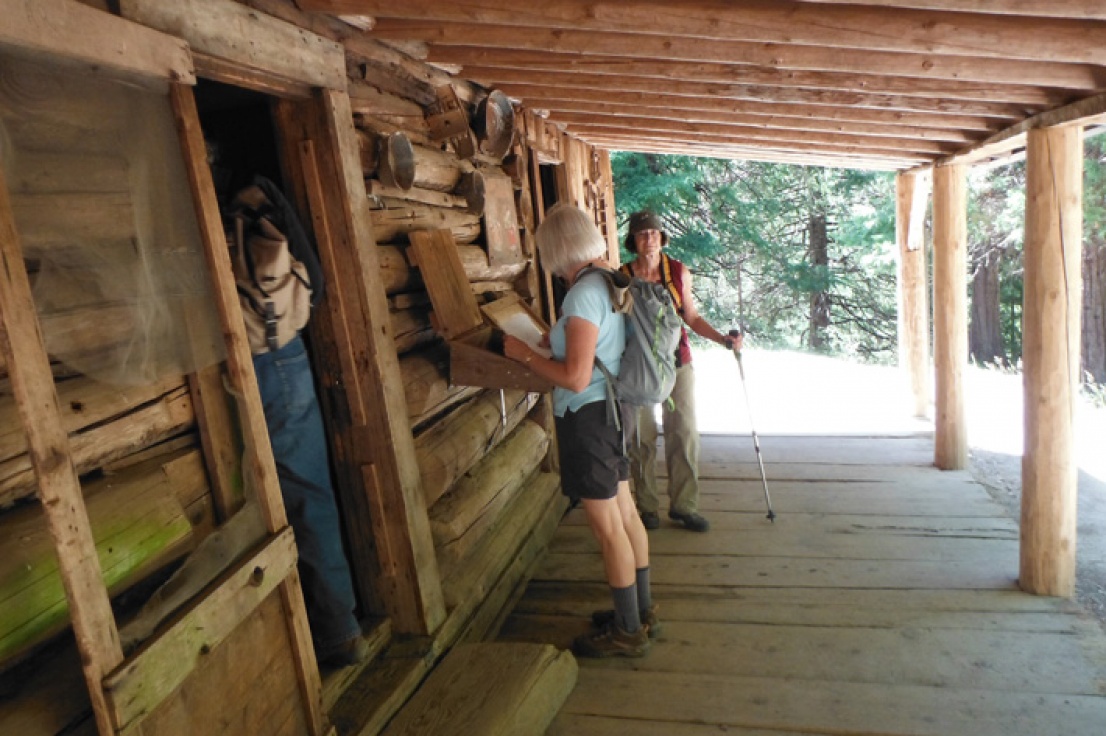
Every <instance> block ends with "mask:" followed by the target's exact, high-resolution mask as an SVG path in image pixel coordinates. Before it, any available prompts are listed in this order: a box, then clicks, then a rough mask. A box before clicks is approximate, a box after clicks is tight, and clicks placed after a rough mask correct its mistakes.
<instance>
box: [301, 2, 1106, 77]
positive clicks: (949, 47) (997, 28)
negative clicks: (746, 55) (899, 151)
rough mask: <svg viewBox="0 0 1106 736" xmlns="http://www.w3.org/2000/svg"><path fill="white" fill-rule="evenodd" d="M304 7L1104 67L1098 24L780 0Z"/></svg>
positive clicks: (1103, 36) (1105, 43) (307, 5)
mask: <svg viewBox="0 0 1106 736" xmlns="http://www.w3.org/2000/svg"><path fill="white" fill-rule="evenodd" d="M296 2H297V4H298V5H299V7H301V8H303V9H304V10H309V11H315V12H323V13H330V14H334V15H344V14H355V15H371V16H374V17H375V18H422V19H425V20H435V21H455V22H476V23H492V24H501V25H511V26H531V27H534V26H536V27H539V28H567V29H572V30H593V31H625V32H631V33H655V34H657V35H663V36H692V37H697V38H714V39H722V40H743V41H757V42H767V43H791V44H802V45H812V46H827V45H828V46H834V47H837V48H861V49H869V50H873V51H897V52H913V53H938V54H957V55H967V56H982V57H990V58H999V59H1009V58H1014V59H1032V60H1039V61H1059V62H1074V63H1087V64H1099V65H1106V22H1103V21H1097V20H1091V21H1087V20H1071V19H1063V18H1061V19H1054V18H1041V17H1037V18H1026V17H1019V16H1012V15H992V14H982V13H952V12H944V11H935V10H910V9H902V8H894V7H874V6H867V7H858V6H856V5H837V4H812V3H803V2H793V1H791V2H789V1H787V0H744V1H743V2H742V3H741V4H740V5H738V4H735V3H728V2H723V1H722V0H683V2H680V3H678V4H677V3H658V2H651V1H650V0H623V2H619V3H595V2H592V1H591V0H543V2H541V3H535V4H533V5H523V4H520V3H518V2H517V0H404V2H402V3H397V2H394V0H296Z"/></svg>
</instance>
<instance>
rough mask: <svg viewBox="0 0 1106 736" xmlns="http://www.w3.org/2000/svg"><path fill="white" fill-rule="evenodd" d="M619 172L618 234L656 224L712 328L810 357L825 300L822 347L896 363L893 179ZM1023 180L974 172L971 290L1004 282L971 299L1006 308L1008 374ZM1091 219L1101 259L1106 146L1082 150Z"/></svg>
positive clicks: (644, 164)
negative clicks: (683, 266) (983, 274)
mask: <svg viewBox="0 0 1106 736" xmlns="http://www.w3.org/2000/svg"><path fill="white" fill-rule="evenodd" d="M612 165H613V169H614V178H615V194H616V196H615V200H616V202H617V206H618V214H619V218H620V220H619V222H620V225H621V226H622V227H623V233H624V232H625V230H624V228H625V222H626V219H627V218H628V217H629V214H630V213H631V212H633V211H636V210H639V209H651V210H653V211H655V212H657V213H658V214H660V215H661V217H662V218H663V219H664V222H665V224H666V229H667V231H668V233H669V236H670V238H671V244H670V246H669V253H670V254H671V255H672V256H674V257H676V258H679V259H680V260H682V261H684V262H685V263H687V264H688V266H690V267H691V269H692V270H693V271H694V272H695V274H696V279H695V282H694V286H695V293H696V297H697V301H698V303H699V311H700V312H701V313H703V314H704V315H705V316H706V317H707V319H708V320H709V321H710V322H711V323H712V324H714V325H715V326H716V327H719V328H720V329H722V328H728V327H730V326H733V325H734V324H735V323H741V324H742V325H744V326H745V327H747V328H748V329H749V331H750V334H751V339H752V340H753V341H754V342H755V343H756V344H758V345H766V346H781V347H789V348H797V347H802V346H805V345H807V344H809V343H810V342H811V340H810V339H809V338H810V330H811V324H812V321H811V312H812V303H813V302H815V301H821V302H822V303H826V304H828V309H829V319H830V324H829V326H828V327H827V328H825V329H824V331H823V333H824V334H821V335H820V336H821V338H822V340H821V345H822V349H823V350H828V351H831V352H837V353H842V354H848V355H855V356H862V357H865V358H868V359H872V360H893V359H894V356H895V353H896V350H895V348H896V345H895V342H896V320H895V313H896V283H895V281H896V257H895V250H896V246H895V183H894V177H893V175H892V174H882V173H879V174H877V173H871V172H864V171H844V170H834V169H821V168H812V167H796V166H783V165H776V164H766V163H755V162H746V161H728V160H715V159H704V158H689V157H685V156H659V155H642V154H630V153H616V154H614V155H613V156H612ZM1025 180H1026V170H1025V165H1024V163H1021V162H1017V163H1013V164H1009V165H1005V166H993V167H977V168H976V169H973V170H972V171H971V173H970V175H969V179H968V185H969V190H968V213H967V217H968V220H967V226H968V249H969V256H970V267H971V268H972V269H973V271H972V272H971V273H970V274H969V284H971V280H970V278H971V277H972V275H974V273H975V271H976V270H977V269H981V268H987V269H994V270H996V271H997V274H998V291H997V295H996V294H995V292H994V291H993V290H990V289H983V290H981V292H980V294H978V295H976V294H972V296H973V297H978V298H980V299H984V298H985V299H990V300H996V299H997V302H998V303H997V305H994V309H992V310H991V311H990V313H991V314H997V319H998V325H997V334H999V335H1001V340H1002V346H1001V352H1002V358H1004V359H1005V361H1006V362H1007V363H1008V364H1010V365H1017V364H1018V363H1019V361H1020V359H1021V350H1022V338H1021V320H1022V299H1023V278H1022V248H1023V240H1024V221H1025ZM816 221H822V222H824V223H825V226H826V235H827V241H828V242H827V244H826V256H827V258H826V261H827V262H826V263H825V265H819V264H817V263H815V262H814V259H812V249H811V241H810V236H811V232H812V223H814V222H816ZM1083 221H1084V233H1085V237H1084V250H1085V253H1087V252H1091V251H1092V250H1096V249H1097V250H1101V249H1106V136H1101V135H1091V137H1089V138H1088V139H1087V141H1086V157H1085V161H1084V212H1083ZM630 257H632V256H631V255H630V254H629V253H623V258H630ZM969 288H972V287H969ZM983 291H989V292H990V293H988V294H984V293H983ZM1095 298H1100V297H1095ZM1090 307H1091V308H1093V309H1097V310H1099V312H1106V305H1101V304H1097V305H1090ZM983 313H985V314H986V313H987V312H986V310H984V312H983ZM1084 329H1087V327H1086V325H1085V326H1084ZM990 334H995V333H990ZM1084 336H1085V337H1086V333H1085V335H1084ZM1084 367H1087V366H1084ZM1095 370H1101V372H1102V373H1103V374H1106V366H1098V367H1095Z"/></svg>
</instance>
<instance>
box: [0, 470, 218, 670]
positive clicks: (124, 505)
mask: <svg viewBox="0 0 1106 736" xmlns="http://www.w3.org/2000/svg"><path fill="white" fill-rule="evenodd" d="M170 464H171V465H173V466H174V467H172V468H168V467H167V466H169V465H170ZM206 489H207V479H206V476H205V474H204V468H203V463H202V461H201V458H200V453H199V452H198V451H195V450H193V451H191V452H189V453H187V454H186V455H184V456H179V457H176V458H166V459H162V460H154V461H152V462H148V463H144V464H142V465H139V466H135V467H133V468H130V469H129V470H127V471H126V472H124V473H121V474H119V475H114V476H108V477H105V478H100V479H97V480H96V481H94V482H93V483H90V484H88V486H87V487H86V488H85V489H84V492H85V495H86V498H87V508H88V515H89V521H90V523H91V526H92V534H93V539H94V540H95V544H96V552H97V556H98V557H99V560H100V567H101V570H102V571H103V578H104V584H105V586H107V588H108V591H109V593H111V594H112V595H115V594H118V593H120V592H122V591H124V590H126V589H128V588H130V587H131V586H132V585H134V584H135V583H137V582H139V581H140V580H142V579H143V578H144V577H146V576H147V575H149V574H151V573H153V572H154V571H156V570H158V569H160V568H162V567H164V566H165V565H166V564H168V563H169V562H171V561H173V560H175V559H177V558H178V557H180V556H181V555H183V554H184V553H185V552H187V551H188V549H190V548H191V546H192V544H193V538H192V524H191V523H190V522H189V519H188V517H187V515H186V513H185V510H184V506H183V505H182V503H181V499H182V498H194V497H195V496H196V495H197V494H201V493H203V492H204V491H206ZM0 530H2V533H0V665H4V664H10V663H11V662H12V661H14V660H16V659H18V658H19V657H21V656H22V655H25V654H26V653H27V652H28V651H29V650H30V649H32V648H33V647H34V646H35V645H37V644H39V643H41V642H43V641H44V640H46V639H47V638H49V637H51V636H53V635H54V634H57V633H58V632H60V631H62V630H64V629H65V628H66V627H67V626H68V624H69V607H68V605H67V604H66V600H65V593H64V591H63V589H62V581H61V577H60V575H59V573H58V563H57V556H56V554H55V552H54V546H53V543H52V541H51V539H50V535H49V532H48V530H47V529H46V520H45V518H44V517H43V515H42V513H41V511H40V510H39V509H38V508H36V507H27V508H23V509H19V510H17V511H15V512H12V513H9V514H6V515H4V516H3V517H2V518H0Z"/></svg>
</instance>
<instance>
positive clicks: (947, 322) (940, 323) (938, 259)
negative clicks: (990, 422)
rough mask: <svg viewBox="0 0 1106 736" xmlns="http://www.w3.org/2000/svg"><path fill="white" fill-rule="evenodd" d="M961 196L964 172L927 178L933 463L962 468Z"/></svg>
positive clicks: (964, 314) (948, 170) (950, 169)
mask: <svg viewBox="0 0 1106 736" xmlns="http://www.w3.org/2000/svg"><path fill="white" fill-rule="evenodd" d="M966 221H967V195H966V191H965V186H964V166H963V165H960V164H956V165H952V166H940V167H937V169H935V170H934V173H933V363H934V368H935V371H936V389H937V391H936V397H935V400H934V404H935V407H936V415H937V416H936V421H935V426H934V463H935V464H936V465H937V467H938V468H940V469H941V470H960V469H962V468H964V467H966V466H967V463H968V433H967V427H965V422H964V368H965V366H966V365H967V362H968V286H967V281H968V274H967V222H966Z"/></svg>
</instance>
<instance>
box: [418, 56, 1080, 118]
mask: <svg viewBox="0 0 1106 736" xmlns="http://www.w3.org/2000/svg"><path fill="white" fill-rule="evenodd" d="M440 56H441V57H442V60H443V61H446V62H449V63H451V64H459V65H461V66H462V67H463V68H465V69H467V68H469V67H475V68H479V69H492V68H495V69H525V70H528V71H536V72H564V73H572V74H578V73H580V74H600V75H610V76H619V75H624V76H630V77H644V78H650V79H657V80H659V82H658V83H659V84H660V85H667V84H671V83H672V81H673V80H680V83H683V82H704V83H713V84H754V85H765V86H772V87H788V88H789V87H798V88H807V89H826V90H840V91H844V92H865V93H868V94H886V95H903V96H906V97H925V98H932V97H944V98H947V99H958V100H987V101H988V102H1009V103H1014V104H1020V105H1033V106H1040V107H1053V106H1055V105H1059V104H1062V103H1064V102H1068V101H1069V100H1071V98H1072V93H1071V92H1070V91H1068V90H1059V89H1046V88H1041V87H1034V86H1030V85H1025V84H985V83H977V82H960V81H953V80H943V79H942V80H930V79H917V78H913V77H894V76H885V75H874V74H866V75H863V76H858V75H856V74H842V73H839V72H821V71H806V70H785V71H781V70H778V69H763V68H760V67H755V66H751V65H749V64H722V63H700V62H682V61H668V60H657V59H625V58H621V57H618V56H609V55H588V56H584V55H581V54H559V53H550V52H547V51H515V50H511V49H485V48H480V47H478V46H451V47H448V53H442V54H440Z"/></svg>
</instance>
